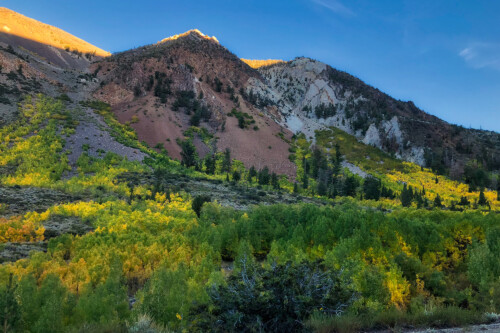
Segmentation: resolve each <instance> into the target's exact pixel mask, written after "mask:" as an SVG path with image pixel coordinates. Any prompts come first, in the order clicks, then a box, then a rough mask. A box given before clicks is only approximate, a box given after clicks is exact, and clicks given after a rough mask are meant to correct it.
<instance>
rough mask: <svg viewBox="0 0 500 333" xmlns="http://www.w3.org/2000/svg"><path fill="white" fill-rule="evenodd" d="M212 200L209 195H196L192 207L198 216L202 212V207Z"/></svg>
mask: <svg viewBox="0 0 500 333" xmlns="http://www.w3.org/2000/svg"><path fill="white" fill-rule="evenodd" d="M210 201H212V198H210V196H208V195H197V196H195V197H194V199H193V202H192V204H191V207H192V208H193V210H194V212H195V213H196V215H197V216H198V217H200V214H201V208H202V207H203V205H204V204H205V203H206V202H210Z"/></svg>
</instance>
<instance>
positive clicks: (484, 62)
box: [458, 42, 500, 71]
mask: <svg viewBox="0 0 500 333" xmlns="http://www.w3.org/2000/svg"><path fill="white" fill-rule="evenodd" d="M458 55H459V56H460V57H461V58H462V59H464V61H465V62H466V63H467V64H468V65H469V66H471V67H472V68H476V69H481V68H492V69H495V70H499V71H500V44H495V43H479V42H476V43H472V44H470V45H469V46H467V47H466V48H464V49H462V50H460V52H458Z"/></svg>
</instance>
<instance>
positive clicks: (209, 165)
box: [204, 154, 216, 175]
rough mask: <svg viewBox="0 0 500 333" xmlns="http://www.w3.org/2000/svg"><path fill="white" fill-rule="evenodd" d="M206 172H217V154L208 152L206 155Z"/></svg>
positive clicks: (210, 173)
mask: <svg viewBox="0 0 500 333" xmlns="http://www.w3.org/2000/svg"><path fill="white" fill-rule="evenodd" d="M204 161H205V172H206V173H208V174H209V175H213V174H214V173H215V167H216V158H215V154H207V156H205V160H204Z"/></svg>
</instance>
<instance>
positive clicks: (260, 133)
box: [92, 30, 295, 177]
mask: <svg viewBox="0 0 500 333" xmlns="http://www.w3.org/2000/svg"><path fill="white" fill-rule="evenodd" d="M92 68H93V69H94V72H95V73H97V77H98V79H99V80H101V81H102V85H101V87H100V88H99V89H98V90H96V91H95V92H94V94H93V96H94V97H95V98H97V99H100V100H103V101H105V102H107V103H109V104H110V105H111V106H112V109H113V112H114V113H115V114H116V116H117V117H118V119H119V120H120V121H121V122H130V123H131V126H132V127H133V128H134V129H135V130H136V131H137V135H138V137H139V139H140V140H143V141H146V142H147V143H148V144H149V145H150V146H152V147H154V146H156V145H159V146H160V147H165V148H166V150H167V151H168V152H169V154H170V156H172V157H174V158H178V159H180V152H181V147H180V145H179V144H178V143H177V141H178V140H179V139H180V140H182V139H184V137H185V133H186V131H187V130H188V129H189V128H190V127H191V126H193V125H194V126H195V127H198V128H200V129H203V131H204V132H203V133H206V135H205V136H204V137H201V136H199V135H195V137H194V138H193V140H194V143H195V145H196V147H197V150H198V153H199V155H200V156H201V157H202V158H203V157H205V156H206V155H207V154H213V153H216V152H223V151H225V150H226V149H230V151H231V155H232V157H234V158H236V159H238V160H240V161H242V162H243V163H244V164H245V166H246V167H248V168H250V167H251V166H255V167H256V168H258V169H261V168H263V167H264V166H268V167H269V168H270V170H271V171H275V172H278V173H281V174H286V175H288V176H291V177H293V176H294V174H295V166H294V165H293V164H292V163H291V162H290V161H289V160H288V149H289V143H288V142H287V141H288V140H289V139H290V138H291V136H292V134H291V132H290V131H288V130H287V129H285V128H282V127H281V126H280V125H279V124H278V123H277V122H276V121H275V120H274V118H275V117H279V113H278V112H277V110H276V109H274V110H273V109H266V110H265V111H263V110H262V108H259V107H258V106H256V105H254V104H252V103H250V102H248V101H247V100H246V99H245V96H246V95H245V96H242V94H241V92H243V93H244V91H245V84H246V82H247V81H248V80H249V79H250V78H253V79H256V80H260V74H259V73H258V72H257V71H255V70H254V69H252V68H250V67H249V66H247V65H246V64H245V63H243V62H242V61H241V60H240V59H239V58H238V57H236V56H235V55H234V54H232V53H231V52H229V51H228V50H227V49H226V48H224V47H223V46H221V45H220V44H219V43H218V42H217V40H216V39H214V38H207V37H206V36H204V35H203V34H201V33H200V32H199V31H197V30H192V31H189V32H187V33H184V34H181V35H177V36H174V37H171V38H166V39H164V40H163V41H161V42H159V43H157V44H153V45H148V46H145V47H142V48H139V49H135V50H130V51H125V52H122V53H119V54H116V55H113V56H111V57H109V58H106V59H103V60H101V61H99V62H97V63H95V64H94V65H93V67H92Z"/></svg>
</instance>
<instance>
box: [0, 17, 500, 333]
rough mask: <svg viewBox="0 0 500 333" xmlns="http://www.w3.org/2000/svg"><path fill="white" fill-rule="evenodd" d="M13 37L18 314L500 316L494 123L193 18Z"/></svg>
mask: <svg viewBox="0 0 500 333" xmlns="http://www.w3.org/2000/svg"><path fill="white" fill-rule="evenodd" d="M4 13H7V14H8V15H11V14H9V13H11V12H10V11H4ZM13 15H14V14H13ZM14 16H17V15H14ZM30 22H31V21H30ZM30 24H32V25H33V27H35V26H37V25H38V24H39V23H36V22H35V23H33V22H32V23H30ZM41 27H42V28H41V30H40V31H43V29H45V28H43V27H45V26H41ZM47 29H48V30H47V31H51V29H52V28H50V27H49V28H47ZM75 38H76V37H75ZM5 40H6V41H10V42H12V44H5V43H3V44H1V48H0V65H1V70H0V111H1V112H0V115H1V116H2V118H1V119H0V120H1V121H0V262H1V265H0V322H1V323H2V326H3V330H4V331H6V332H37V333H38V332H127V333H134V332H151V333H162V332H257V331H258V332H367V331H368V332H369V331H372V332H380V331H381V330H386V331H391V332H393V331H410V332H414V331H415V330H417V329H422V330H428V329H432V330H434V329H443V328H449V327H457V326H458V327H470V326H471V325H480V324H489V323H493V325H492V326H491V328H492V329H496V328H497V327H498V323H499V322H500V316H499V315H498V313H500V301H499V300H500V282H499V279H498V276H500V260H499V258H500V191H499V190H500V181H499V179H498V172H499V170H498V167H497V166H496V164H495V161H496V158H497V151H498V147H499V146H498V144H497V141H495V140H498V133H491V132H486V131H476V130H466V129H460V130H459V131H458V132H456V133H455V132H453V131H456V129H455V127H453V126H452V125H449V124H447V123H445V122H443V121H442V120H439V119H437V118H436V117H433V116H431V115H429V114H426V113H425V112H423V111H421V110H418V109H417V108H416V107H415V106H414V105H413V103H411V102H408V103H406V102H400V101H396V100H394V99H392V98H390V97H389V96H387V95H386V94H383V93H382V92H380V91H378V90H376V89H375V88H372V87H369V86H367V85H365V84H364V83H363V82H361V81H360V80H358V79H356V78H354V77H352V76H350V75H348V74H346V73H343V72H339V71H337V70H335V69H333V68H331V67H330V66H328V65H326V64H323V63H321V62H318V61H314V60H311V59H307V58H297V59H294V60H292V61H288V62H281V61H278V62H277V61H268V60H266V61H248V60H242V59H240V58H239V57H237V56H236V55H234V54H233V53H231V52H230V51H228V50H227V49H226V48H225V47H224V46H222V45H221V44H220V43H219V41H218V40H217V38H215V37H209V36H206V35H204V34H203V33H201V32H200V31H198V30H191V31H188V32H186V33H183V34H179V35H175V36H172V37H168V38H165V39H163V40H161V41H160V42H158V43H155V44H151V45H147V46H144V47H140V48H137V49H133V50H128V51H125V52H121V53H117V54H113V55H110V56H107V57H104V58H100V57H93V56H90V57H87V56H85V55H80V54H78V52H76V53H75V52H73V51H72V50H69V51H66V50H62V51H60V52H61V53H60V54H61V55H63V56H62V57H63V58H61V59H65V61H61V62H57V61H55V60H48V58H46V57H44V56H43V55H42V54H41V51H40V53H37V52H35V51H33V50H34V49H32V50H28V49H27V48H26V47H25V46H23V45H26V44H22V43H20V40H19V39H12V38H11V37H8V38H7V39H5ZM40 45H42V46H43V47H42V48H38V50H41V49H44V48H46V50H52V51H54V50H55V49H54V48H53V47H52V46H50V45H45V44H40ZM82 45H83V44H82ZM57 50H58V52H59V49H57ZM52 51H51V52H52ZM68 57H69V58H68ZM70 58H71V59H73V60H75V62H72V61H68V60H67V59H70ZM54 59H56V58H54ZM412 124H420V125H419V126H420V127H416V125H412ZM450 131H451V132H450ZM450 133H452V134H450ZM453 133H455V134H453ZM428 135H430V138H427V136H428ZM447 135H450V136H449V137H447ZM446 138H448V139H446ZM459 139H461V140H463V141H464V142H465V141H466V142H468V143H470V144H471V147H470V149H469V150H467V152H463V153H461V152H460V150H459V149H458V148H457V147H458V142H460V140H459ZM440 140H441V141H440ZM457 140H458V141H457ZM408 141H410V142H408ZM400 143H401V144H400ZM439 149H443V151H445V152H446V154H444V155H443V156H448V155H447V154H453V156H454V157H453V158H452V159H451V161H453V163H451V164H450V165H449V166H448V164H446V163H445V162H446V161H447V160H446V159H445V158H443V159H441V160H440V161H441V162H442V163H437V164H436V163H434V164H433V163H430V165H429V167H424V166H421V165H419V164H426V165H427V164H429V163H428V162H429V161H426V151H428V150H431V151H433V152H435V153H436V152H439ZM478 152H481V153H482V152H484V154H485V155H484V156H486V157H485V158H484V159H482V160H481V159H480V158H479V157H480V153H478ZM436 154H437V153H436ZM478 154H479V155H478ZM436 156H437V155H436ZM436 156H434V157H432V158H431V162H432V161H433V160H435V158H436ZM405 159H406V160H408V161H405ZM412 161H413V162H412ZM491 161H493V162H491ZM460 163H462V164H464V165H465V167H464V168H463V169H460V168H459V167H458V166H460V165H461V164H460ZM492 163H493V164H492ZM440 167H442V168H444V172H443V173H446V172H447V171H448V170H447V169H449V175H454V174H453V173H452V170H455V169H457V168H458V169H457V170H458V171H457V174H456V175H455V176H456V178H459V180H453V179H451V177H449V176H448V175H442V174H439V173H438V172H440V171H443V170H441V169H439V168H440ZM475 327H478V326H475ZM483 328H484V327H483V326H481V329H483Z"/></svg>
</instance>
